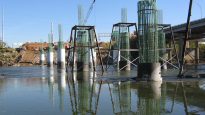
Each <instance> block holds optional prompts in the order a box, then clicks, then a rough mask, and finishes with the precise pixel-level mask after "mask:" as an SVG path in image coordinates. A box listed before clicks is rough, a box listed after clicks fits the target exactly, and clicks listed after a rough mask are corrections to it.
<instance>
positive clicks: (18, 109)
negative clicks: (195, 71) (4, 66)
mask: <svg viewBox="0 0 205 115" xmlns="http://www.w3.org/2000/svg"><path fill="white" fill-rule="evenodd" d="M30 71H31V72H32V69H31V70H30ZM35 72H36V71H35ZM35 72H34V73H33V74H35ZM22 73H23V72H22ZM37 73H38V74H39V73H41V74H39V75H41V77H34V78H30V77H28V78H26V77H23V78H6V77H4V78H2V79H0V114H2V115H7V114H8V115H9V114H21V115H27V114H31V115H32V114H33V115H35V114H50V115H56V114H58V115H65V114H73V115H78V114H81V115H87V114H91V115H95V114H97V115H105V114H106V115H112V114H117V115H161V114H162V115H163V114H172V115H175V114H180V115H183V114H187V115H188V114H205V100H204V97H205V85H204V84H205V82H204V81H203V80H201V81H194V82H193V81H186V82H182V81H177V82H166V81H164V82H145V81H144V82H136V81H133V80H129V78H130V77H132V76H133V75H132V72H131V73H126V72H124V73H123V72H122V73H118V72H116V73H114V72H111V73H106V74H104V75H103V76H101V74H98V73H95V72H78V73H77V72H74V73H69V72H66V70H64V69H56V68H55V67H51V68H47V67H41V71H38V72H37ZM18 76H21V72H20V71H19V75H18ZM39 103H40V104H39ZM30 107H32V109H31V108H30Z"/></svg>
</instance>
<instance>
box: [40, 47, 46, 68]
mask: <svg viewBox="0 0 205 115" xmlns="http://www.w3.org/2000/svg"><path fill="white" fill-rule="evenodd" d="M40 64H41V65H44V64H45V52H44V50H43V48H41V49H40Z"/></svg>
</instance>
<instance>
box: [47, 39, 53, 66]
mask: <svg viewBox="0 0 205 115" xmlns="http://www.w3.org/2000/svg"><path fill="white" fill-rule="evenodd" d="M51 36H52V35H49V47H48V53H47V65H48V66H49V67H51V66H53V61H54V60H53V59H54V53H53V44H52V42H51V39H52V37H51Z"/></svg>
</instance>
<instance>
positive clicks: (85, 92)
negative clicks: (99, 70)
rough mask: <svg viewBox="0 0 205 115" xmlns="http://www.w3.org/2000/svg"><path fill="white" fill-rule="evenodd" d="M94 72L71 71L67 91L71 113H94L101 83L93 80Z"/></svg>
mask: <svg viewBox="0 0 205 115" xmlns="http://www.w3.org/2000/svg"><path fill="white" fill-rule="evenodd" d="M95 76H96V73H95V72H94V73H93V72H82V73H73V75H72V76H71V77H70V78H69V85H68V86H69V93H70V101H71V104H72V111H73V114H82V115H85V114H96V113H97V108H98V101H99V94H100V89H101V83H100V84H97V83H96V81H95Z"/></svg>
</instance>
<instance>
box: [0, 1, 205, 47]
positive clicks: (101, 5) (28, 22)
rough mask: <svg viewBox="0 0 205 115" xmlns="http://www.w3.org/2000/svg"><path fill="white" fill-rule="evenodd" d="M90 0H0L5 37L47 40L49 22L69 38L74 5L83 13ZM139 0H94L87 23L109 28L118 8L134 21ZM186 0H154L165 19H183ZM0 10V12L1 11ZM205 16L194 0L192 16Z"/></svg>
mask: <svg viewBox="0 0 205 115" xmlns="http://www.w3.org/2000/svg"><path fill="white" fill-rule="evenodd" d="M91 2H92V0H0V4H1V5H2V6H3V7H4V10H5V39H6V42H7V43H9V45H11V44H12V43H14V42H26V41H36V42H39V41H40V40H41V39H42V40H43V41H47V39H48V38H47V36H48V33H49V32H50V22H53V23H54V34H55V35H54V37H55V39H54V40H55V41H57V40H58V38H57V36H58V35H57V25H58V24H62V25H63V28H64V40H65V41H66V40H68V39H69V35H70V30H71V27H72V26H74V25H76V24H77V23H78V17H77V6H78V4H82V5H83V6H84V10H85V14H86V13H87V10H88V7H89V6H90V3H91ZM137 2H138V0H96V4H95V6H94V9H93V12H92V14H91V17H90V18H89V20H88V24H90V25H96V29H97V32H98V33H104V32H109V33H110V32H111V27H112V25H113V24H114V23H117V22H119V21H120V18H121V16H120V12H121V8H127V9H128V21H129V22H137ZM188 4H189V0H157V6H158V9H162V10H163V13H164V23H167V24H172V25H176V24H180V23H184V22H186V18H187V10H188ZM2 6H0V7H2ZM0 14H1V13H0ZM204 16H205V0H194V4H193V15H192V18H191V19H192V20H195V19H200V18H201V17H204Z"/></svg>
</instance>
